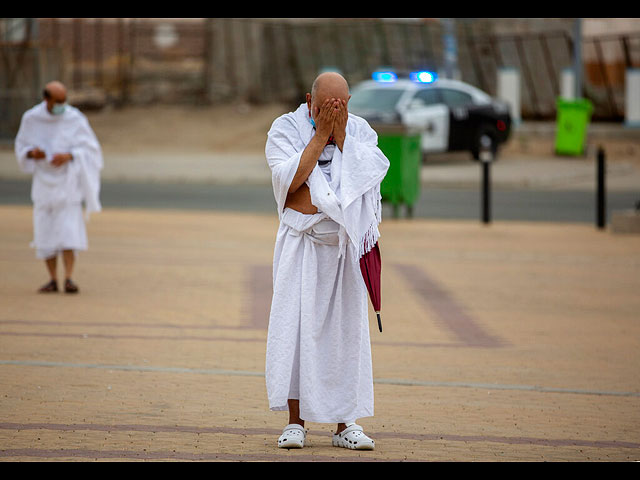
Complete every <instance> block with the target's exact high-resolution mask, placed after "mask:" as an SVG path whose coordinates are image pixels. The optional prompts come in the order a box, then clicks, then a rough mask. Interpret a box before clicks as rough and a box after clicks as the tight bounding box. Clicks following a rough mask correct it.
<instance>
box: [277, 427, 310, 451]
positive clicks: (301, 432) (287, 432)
mask: <svg viewBox="0 0 640 480" xmlns="http://www.w3.org/2000/svg"><path fill="white" fill-rule="evenodd" d="M305 438H307V430H305V429H304V427H303V426H302V425H298V424H296V423H291V424H289V425H287V426H286V427H284V430H282V435H280V438H279V439H278V447H279V448H302V447H304V440H305Z"/></svg>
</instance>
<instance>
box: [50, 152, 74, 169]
mask: <svg viewBox="0 0 640 480" xmlns="http://www.w3.org/2000/svg"><path fill="white" fill-rule="evenodd" d="M71 160H73V155H71V154H70V153H56V154H55V155H54V156H53V159H52V160H51V165H53V166H54V167H61V166H62V165H64V164H65V163H67V162H70V161H71Z"/></svg>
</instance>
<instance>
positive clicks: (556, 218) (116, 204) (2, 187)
mask: <svg viewBox="0 0 640 480" xmlns="http://www.w3.org/2000/svg"><path fill="white" fill-rule="evenodd" d="M30 185H31V180H0V204H13V205H16V204H17V205H20V204H24V205H28V204H30V203H31V201H30V197H29V192H30ZM101 200H102V204H103V207H104V208H110V207H112V208H170V209H198V210H222V211H240V212H254V213H275V201H274V199H273V192H272V190H271V187H270V186H267V185H211V184H196V183H129V182H127V183H110V182H103V184H102V191H101ZM639 200H640V192H638V191H633V192H631V191H629V192H620V191H616V192H608V194H607V197H606V208H607V218H610V217H611V212H612V211H614V210H624V209H629V208H633V207H634V205H635V203H636V202H637V201H639ZM595 209H596V196H595V192H585V191H556V190H554V191H549V190H499V189H493V190H492V192H491V219H492V220H521V221H550V222H586V223H591V222H594V223H595V218H596V217H595V215H596V213H595V212H596V210H595ZM383 214H384V215H385V217H386V218H390V217H391V216H392V209H391V206H390V205H385V207H384V212H383ZM404 215H405V210H404V208H401V209H400V216H404ZM413 215H414V216H415V217H420V218H434V219H451V220H461V219H467V220H472V219H478V220H480V218H481V192H480V190H479V189H477V190H474V189H443V188H423V190H422V191H421V193H420V198H419V200H418V203H417V204H416V205H415V207H414V211H413Z"/></svg>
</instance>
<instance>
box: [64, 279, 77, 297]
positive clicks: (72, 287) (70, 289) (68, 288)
mask: <svg viewBox="0 0 640 480" xmlns="http://www.w3.org/2000/svg"><path fill="white" fill-rule="evenodd" d="M64 291H65V292H66V293H78V291H79V289H78V286H77V285H76V284H75V283H73V282H72V281H71V279H70V278H67V279H66V280H65V282H64Z"/></svg>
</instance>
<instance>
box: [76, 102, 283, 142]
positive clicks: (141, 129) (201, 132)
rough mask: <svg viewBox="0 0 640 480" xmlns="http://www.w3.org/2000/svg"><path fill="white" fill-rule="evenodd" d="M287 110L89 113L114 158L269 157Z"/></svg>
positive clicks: (138, 109) (156, 108) (169, 109)
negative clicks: (271, 138)
mask: <svg viewBox="0 0 640 480" xmlns="http://www.w3.org/2000/svg"><path fill="white" fill-rule="evenodd" d="M288 111H289V110H288V109H287V108H286V107H285V106H283V105H267V106H249V105H244V104H243V105H241V104H228V105H218V106H215V107H185V106H166V105H160V106H150V107H129V108H125V109H121V110H118V109H112V110H108V111H102V112H95V113H88V115H87V116H88V118H89V122H90V123H91V125H92V127H93V129H94V130H95V132H96V135H97V136H98V137H99V139H100V142H101V144H102V146H103V148H104V150H105V152H106V153H107V154H108V153H112V152H113V153H122V152H125V153H145V152H149V151H151V152H170V153H176V152H184V153H197V152H216V153H236V154H237V153H251V154H256V153H258V154H260V153H264V144H265V141H266V134H267V131H268V130H269V128H270V127H271V123H272V122H273V120H275V118H277V117H278V116H280V115H281V114H283V113H286V112H288Z"/></svg>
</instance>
